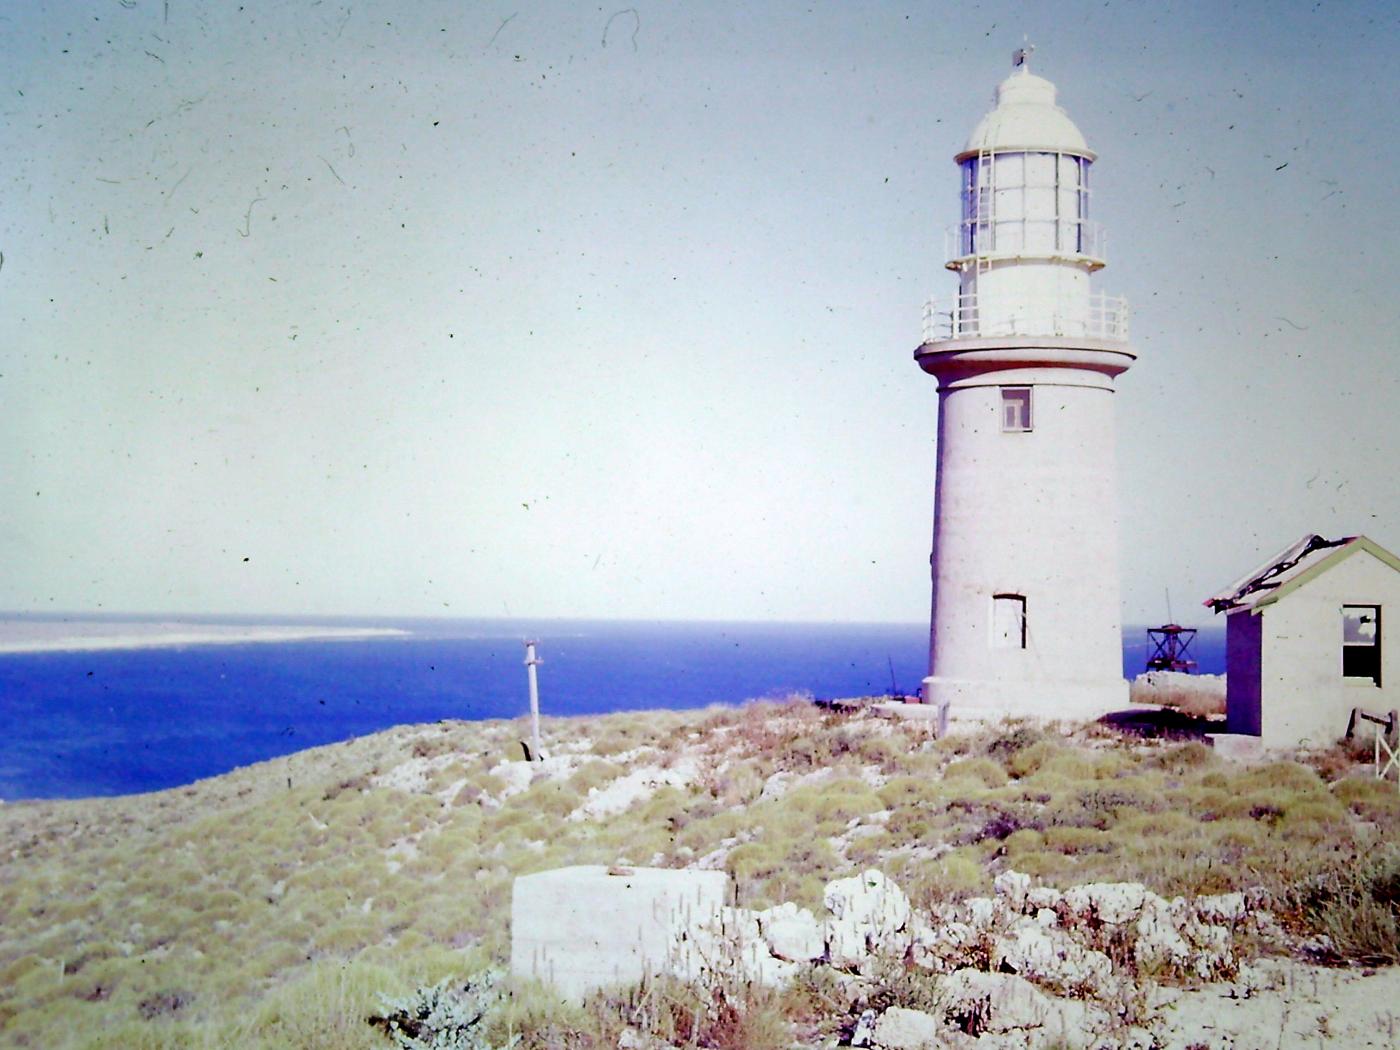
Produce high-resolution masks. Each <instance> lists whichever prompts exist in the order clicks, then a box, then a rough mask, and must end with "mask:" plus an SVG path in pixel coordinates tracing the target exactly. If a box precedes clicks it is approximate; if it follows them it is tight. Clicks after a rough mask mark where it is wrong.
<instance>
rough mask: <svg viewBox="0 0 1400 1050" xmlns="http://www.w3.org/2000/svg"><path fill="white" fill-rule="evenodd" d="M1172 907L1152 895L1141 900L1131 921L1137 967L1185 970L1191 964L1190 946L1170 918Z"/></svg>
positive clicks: (1148, 970) (1151, 969) (1141, 968)
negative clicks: (1140, 908)
mask: <svg viewBox="0 0 1400 1050" xmlns="http://www.w3.org/2000/svg"><path fill="white" fill-rule="evenodd" d="M1173 918H1174V916H1173V909H1172V907H1171V906H1170V905H1168V904H1167V902H1166V901H1164V900H1162V898H1161V897H1158V896H1157V895H1156V894H1153V895H1152V896H1151V897H1150V898H1148V900H1147V901H1146V902H1145V904H1144V906H1143V909H1142V911H1141V913H1139V915H1138V918H1137V921H1136V923H1135V924H1134V933H1136V935H1137V940H1136V942H1135V943H1134V944H1133V958H1134V960H1135V961H1136V962H1137V965H1138V969H1139V970H1140V971H1144V972H1147V973H1152V972H1154V971H1161V970H1178V971H1179V970H1185V969H1186V968H1187V967H1188V966H1189V965H1190V963H1191V955H1192V952H1191V946H1190V945H1189V944H1187V943H1186V939H1185V938H1184V937H1182V936H1181V932H1180V930H1179V929H1178V928H1177V925H1176V923H1175V922H1174V921H1173Z"/></svg>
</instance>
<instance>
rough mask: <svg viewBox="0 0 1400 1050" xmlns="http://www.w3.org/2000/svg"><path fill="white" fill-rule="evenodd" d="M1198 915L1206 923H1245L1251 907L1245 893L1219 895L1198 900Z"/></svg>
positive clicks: (1198, 898)
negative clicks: (1247, 902)
mask: <svg viewBox="0 0 1400 1050" xmlns="http://www.w3.org/2000/svg"><path fill="white" fill-rule="evenodd" d="M1196 914H1197V915H1198V916H1200V918H1201V919H1202V920H1203V921H1205V922H1210V923H1216V924H1220V923H1230V922H1243V921H1244V920H1245V918H1246V917H1247V916H1248V915H1249V905H1248V904H1246V903H1245V896H1244V894H1243V893H1217V894H1212V895H1210V896H1206V897H1197V898H1196Z"/></svg>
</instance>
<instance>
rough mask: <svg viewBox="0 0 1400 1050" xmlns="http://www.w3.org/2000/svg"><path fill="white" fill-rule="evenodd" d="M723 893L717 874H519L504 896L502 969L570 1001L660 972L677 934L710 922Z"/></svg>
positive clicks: (585, 869) (582, 869)
mask: <svg viewBox="0 0 1400 1050" xmlns="http://www.w3.org/2000/svg"><path fill="white" fill-rule="evenodd" d="M610 872H616V874H610ZM729 897H730V885H729V876H728V875H727V874H726V873H725V872H722V871H687V870H676V869H671V868H607V867H604V866H602V865H595V864H588V865H580V866H578V867H573V868H558V869H556V870H554V871H542V872H538V873H536V874H534V875H524V876H521V877H520V878H518V879H516V880H515V886H514V889H513V891H512V894H511V907H510V919H511V944H510V972H511V973H512V974H513V975H516V976H521V977H536V978H539V979H540V980H542V981H545V982H547V983H549V984H551V985H553V986H554V988H555V989H556V990H557V991H558V992H559V994H560V995H561V996H562V997H563V998H565V999H567V1000H570V1001H574V1002H578V1001H580V1000H582V999H583V998H584V996H586V995H587V994H588V993H589V992H591V991H593V990H594V989H597V988H602V987H606V986H608V985H616V984H630V983H634V982H636V981H639V980H641V979H642V977H643V976H645V975H647V974H654V973H663V972H666V971H667V970H668V964H669V962H670V960H671V958H672V956H673V950H674V945H675V941H676V936H677V934H678V932H679V931H681V930H687V929H694V928H695V927H696V926H698V925H701V924H704V923H709V922H713V921H714V920H715V919H716V917H717V916H718V915H719V914H720V911H721V909H722V908H723V907H724V905H725V904H726V902H727V901H728V900H729Z"/></svg>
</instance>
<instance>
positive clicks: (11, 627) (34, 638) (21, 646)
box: [0, 620, 408, 653]
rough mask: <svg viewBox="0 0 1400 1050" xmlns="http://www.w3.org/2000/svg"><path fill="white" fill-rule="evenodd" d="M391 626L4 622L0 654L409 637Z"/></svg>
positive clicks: (0, 639)
mask: <svg viewBox="0 0 1400 1050" xmlns="http://www.w3.org/2000/svg"><path fill="white" fill-rule="evenodd" d="M407 634H408V632H407V631H400V630H397V629H394V628H388V627H326V626H317V625H314V624H283V625H269V626H259V625H250V624H207V623H179V622H175V621H169V622H163V623H149V622H140V621H132V622H130V623H126V622H113V621H96V620H93V621H88V620H64V621H51V620H0V653H41V652H78V651H86V650H93V649H154V648H162V647H177V646H186V645H245V644H248V643H252V642H301V641H343V640H348V639H360V638H380V637H384V638H395V637H404V636H406V635H407Z"/></svg>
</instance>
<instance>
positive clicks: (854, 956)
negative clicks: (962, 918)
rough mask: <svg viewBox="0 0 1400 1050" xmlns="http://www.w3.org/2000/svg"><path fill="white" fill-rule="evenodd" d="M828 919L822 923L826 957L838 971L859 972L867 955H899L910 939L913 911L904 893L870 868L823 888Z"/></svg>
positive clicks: (868, 957) (865, 963)
mask: <svg viewBox="0 0 1400 1050" xmlns="http://www.w3.org/2000/svg"><path fill="white" fill-rule="evenodd" d="M823 900H824V901H825V903H826V907H827V910H829V911H830V912H831V918H830V919H828V920H827V922H826V924H825V937H826V946H827V958H828V959H829V960H830V961H831V965H833V966H836V967H839V968H841V969H860V968H862V967H863V966H865V965H867V963H868V962H869V959H870V956H872V955H875V956H879V955H885V956H893V955H903V954H904V952H905V951H906V950H907V949H908V947H909V945H910V942H911V940H912V935H911V932H910V924H911V921H912V919H913V915H914V909H913V908H912V907H911V906H910V904H909V898H908V897H906V896H905V895H904V891H903V890H901V889H900V888H899V887H898V886H896V885H895V884H894V883H893V882H891V881H890V880H889V879H887V878H885V876H884V874H883V873H881V872H879V871H877V870H875V869H874V868H871V869H870V870H869V871H866V872H863V873H862V874H860V875H856V876H853V877H851V878H849V879H836V880H835V881H833V882H829V883H827V885H826V893H825V894H824V895H823Z"/></svg>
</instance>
